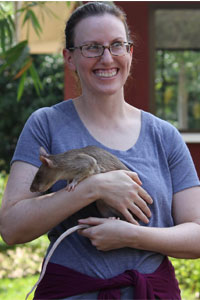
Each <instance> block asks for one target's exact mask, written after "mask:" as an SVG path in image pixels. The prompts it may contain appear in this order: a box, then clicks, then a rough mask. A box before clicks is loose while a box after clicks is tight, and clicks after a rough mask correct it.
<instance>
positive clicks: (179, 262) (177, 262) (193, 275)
mask: <svg viewBox="0 0 200 300" xmlns="http://www.w3.org/2000/svg"><path fill="white" fill-rule="evenodd" d="M171 262H172V264H173V266H174V268H175V272H176V277H177V279H178V281H179V285H180V288H181V290H182V289H183V290H187V291H190V295H196V297H198V299H199V298H200V262H199V259H195V260H192V259H175V258H171ZM189 299H191V298H189Z"/></svg>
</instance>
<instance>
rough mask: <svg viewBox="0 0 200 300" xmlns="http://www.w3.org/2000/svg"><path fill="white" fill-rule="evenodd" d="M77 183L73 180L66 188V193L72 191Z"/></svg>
mask: <svg viewBox="0 0 200 300" xmlns="http://www.w3.org/2000/svg"><path fill="white" fill-rule="evenodd" d="M77 184H78V182H77V181H76V180H73V181H72V182H70V183H69V184H68V185H67V186H66V190H67V191H68V192H71V191H74V189H75V187H76V186H77Z"/></svg>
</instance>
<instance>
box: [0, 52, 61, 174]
mask: <svg viewBox="0 0 200 300" xmlns="http://www.w3.org/2000/svg"><path fill="white" fill-rule="evenodd" d="M33 58H34V61H35V65H36V68H37V70H38V74H39V77H40V80H41V82H42V85H43V90H42V92H41V94H40V96H38V95H37V93H36V91H35V89H34V82H33V79H32V77H31V76H30V75H27V77H26V80H25V82H24V85H25V90H24V93H23V96H22V98H21V101H20V102H16V90H17V86H18V83H17V82H16V81H12V82H11V81H10V77H9V74H8V72H7V71H6V70H5V71H4V72H3V75H4V76H0V86H1V94H0V115H1V117H0V141H1V143H0V170H5V171H7V172H9V163H10V160H11V158H12V155H13V152H14V149H15V146H16V142H17V139H18V137H19V134H20V132H21V130H22V128H23V126H24V123H25V121H26V120H27V118H28V117H29V116H30V114H31V113H32V112H33V111H34V110H36V109H37V108H40V107H43V106H50V105H53V104H55V103H57V102H60V101H62V100H63V98H64V96H63V90H64V67H63V58H62V56H61V55H36V56H34V57H33Z"/></svg>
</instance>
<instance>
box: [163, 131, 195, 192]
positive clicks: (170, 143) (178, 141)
mask: <svg viewBox="0 0 200 300" xmlns="http://www.w3.org/2000/svg"><path fill="white" fill-rule="evenodd" d="M169 128H170V129H169ZM168 129H169V131H168V133H166V132H165V135H164V136H163V138H164V142H165V148H166V150H167V159H168V165H169V169H170V174H171V179H172V186H173V193H177V192H179V191H181V190H183V189H186V188H190V187H193V186H198V185H199V184H200V182H199V178H198V175H197V172H196V169H195V166H194V163H193V160H192V157H191V154H190V151H189V149H188V147H187V145H186V144H185V142H184V141H183V138H182V136H181V134H180V133H179V131H178V130H177V129H176V128H174V127H173V126H170V127H168Z"/></svg>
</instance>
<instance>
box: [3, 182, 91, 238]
mask: <svg viewBox="0 0 200 300" xmlns="http://www.w3.org/2000/svg"><path fill="white" fill-rule="evenodd" d="M4 197H5V198H6V197H7V195H6V193H5V196H4ZM95 200H96V196H95V190H94V189H92V188H91V184H89V183H88V184H87V182H86V180H85V182H84V184H83V183H80V184H79V185H78V186H77V187H76V189H75V190H74V191H73V192H68V191H66V190H65V189H63V190H60V191H58V192H56V193H52V194H48V195H43V196H39V197H34V198H27V199H23V200H20V201H17V202H16V203H15V204H12V205H10V206H9V205H8V203H9V199H4V201H3V203H4V202H5V203H6V204H5V205H4V204H3V205H2V209H1V211H0V231H1V234H2V237H3V238H4V240H5V241H6V242H7V243H8V244H18V243H25V242H28V241H30V240H33V239H35V238H37V237H39V236H41V235H42V234H44V233H46V232H48V231H49V230H50V229H51V228H53V227H54V226H56V225H57V224H59V223H60V222H62V221H63V220H64V219H66V218H68V217H69V216H70V215H72V214H73V213H75V212H76V211H78V210H80V209H81V208H83V207H85V206H87V205H89V204H90V203H92V202H93V201H95Z"/></svg>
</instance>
